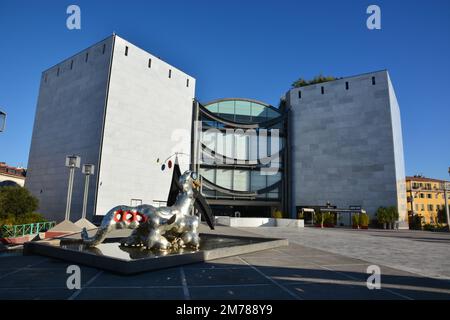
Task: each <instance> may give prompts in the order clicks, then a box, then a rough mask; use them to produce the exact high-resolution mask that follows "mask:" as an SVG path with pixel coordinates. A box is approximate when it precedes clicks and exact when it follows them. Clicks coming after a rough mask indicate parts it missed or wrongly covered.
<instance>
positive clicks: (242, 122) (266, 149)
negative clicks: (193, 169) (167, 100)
mask: <svg viewBox="0 0 450 320" xmlns="http://www.w3.org/2000/svg"><path fill="white" fill-rule="evenodd" d="M196 107H197V110H198V112H197V114H198V120H200V122H199V123H200V124H201V126H200V127H201V128H200V129H199V130H198V132H197V135H198V136H199V137H198V138H197V139H195V141H198V146H197V150H196V151H197V152H196V155H197V156H196V165H197V170H198V171H199V173H200V175H201V176H202V180H203V183H202V193H203V194H204V195H205V196H206V197H207V198H208V200H209V202H210V203H211V204H213V208H214V205H215V206H216V207H217V208H218V210H216V214H218V215H221V214H233V212H229V211H230V210H231V211H233V210H235V211H239V212H240V213H241V215H242V216H249V215H250V216H251V215H252V214H251V213H252V212H253V211H255V209H254V208H253V209H251V208H250V209H249V207H265V209H264V210H261V208H259V210H260V211H259V213H258V215H259V216H264V215H270V212H271V211H273V210H274V209H275V208H277V209H283V207H284V204H283V202H284V199H283V197H284V173H285V168H284V166H283V164H284V158H285V149H284V146H285V129H286V117H285V115H284V114H283V112H281V111H280V110H278V109H276V108H274V107H272V106H270V105H267V104H264V103H262V102H259V101H255V100H249V99H221V100H216V101H212V102H210V103H207V104H205V105H204V106H203V105H201V104H200V103H198V102H197V105H196ZM225 207H228V209H229V210H222V212H220V208H222V209H224V208H225ZM231 207H232V208H231ZM267 209H269V210H267ZM225 211H227V212H225Z"/></svg>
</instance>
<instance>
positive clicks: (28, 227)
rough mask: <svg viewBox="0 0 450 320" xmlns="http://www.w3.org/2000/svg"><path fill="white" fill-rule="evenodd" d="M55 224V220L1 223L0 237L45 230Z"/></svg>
mask: <svg viewBox="0 0 450 320" xmlns="http://www.w3.org/2000/svg"><path fill="white" fill-rule="evenodd" d="M55 225H56V222H55V221H49V222H37V223H29V224H16V225H3V226H0V238H15V237H23V236H26V235H30V234H36V233H38V232H45V231H47V230H48V229H50V228H52V227H54V226H55Z"/></svg>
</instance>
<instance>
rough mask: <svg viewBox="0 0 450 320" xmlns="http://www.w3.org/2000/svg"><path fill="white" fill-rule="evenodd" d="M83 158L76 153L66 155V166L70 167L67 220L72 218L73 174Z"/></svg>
mask: <svg viewBox="0 0 450 320" xmlns="http://www.w3.org/2000/svg"><path fill="white" fill-rule="evenodd" d="M80 160H81V158H80V157H79V156H76V155H71V156H67V157H66V167H67V168H69V185H68V187H67V202H66V216H65V220H70V205H71V203H72V189H73V176H74V172H75V168H79V167H80Z"/></svg>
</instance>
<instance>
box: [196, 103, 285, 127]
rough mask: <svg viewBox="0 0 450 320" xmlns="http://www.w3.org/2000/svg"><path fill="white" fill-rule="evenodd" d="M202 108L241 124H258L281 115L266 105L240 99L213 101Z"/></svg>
mask: <svg viewBox="0 0 450 320" xmlns="http://www.w3.org/2000/svg"><path fill="white" fill-rule="evenodd" d="M204 107H205V108H206V109H207V110H208V111H211V112H214V113H215V114H217V115H218V116H220V117H222V118H224V119H227V120H231V121H234V122H241V123H259V122H264V121H267V120H271V119H273V118H277V117H279V116H280V115H281V113H280V111H279V110H278V109H276V108H274V107H272V106H270V105H268V104H265V103H263V102H260V101H256V100H250V99H241V98H231V99H220V100H215V101H212V102H209V103H207V104H205V105H204Z"/></svg>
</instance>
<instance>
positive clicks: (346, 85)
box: [345, 81, 348, 90]
mask: <svg viewBox="0 0 450 320" xmlns="http://www.w3.org/2000/svg"><path fill="white" fill-rule="evenodd" d="M345 90H348V81H346V82H345Z"/></svg>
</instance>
